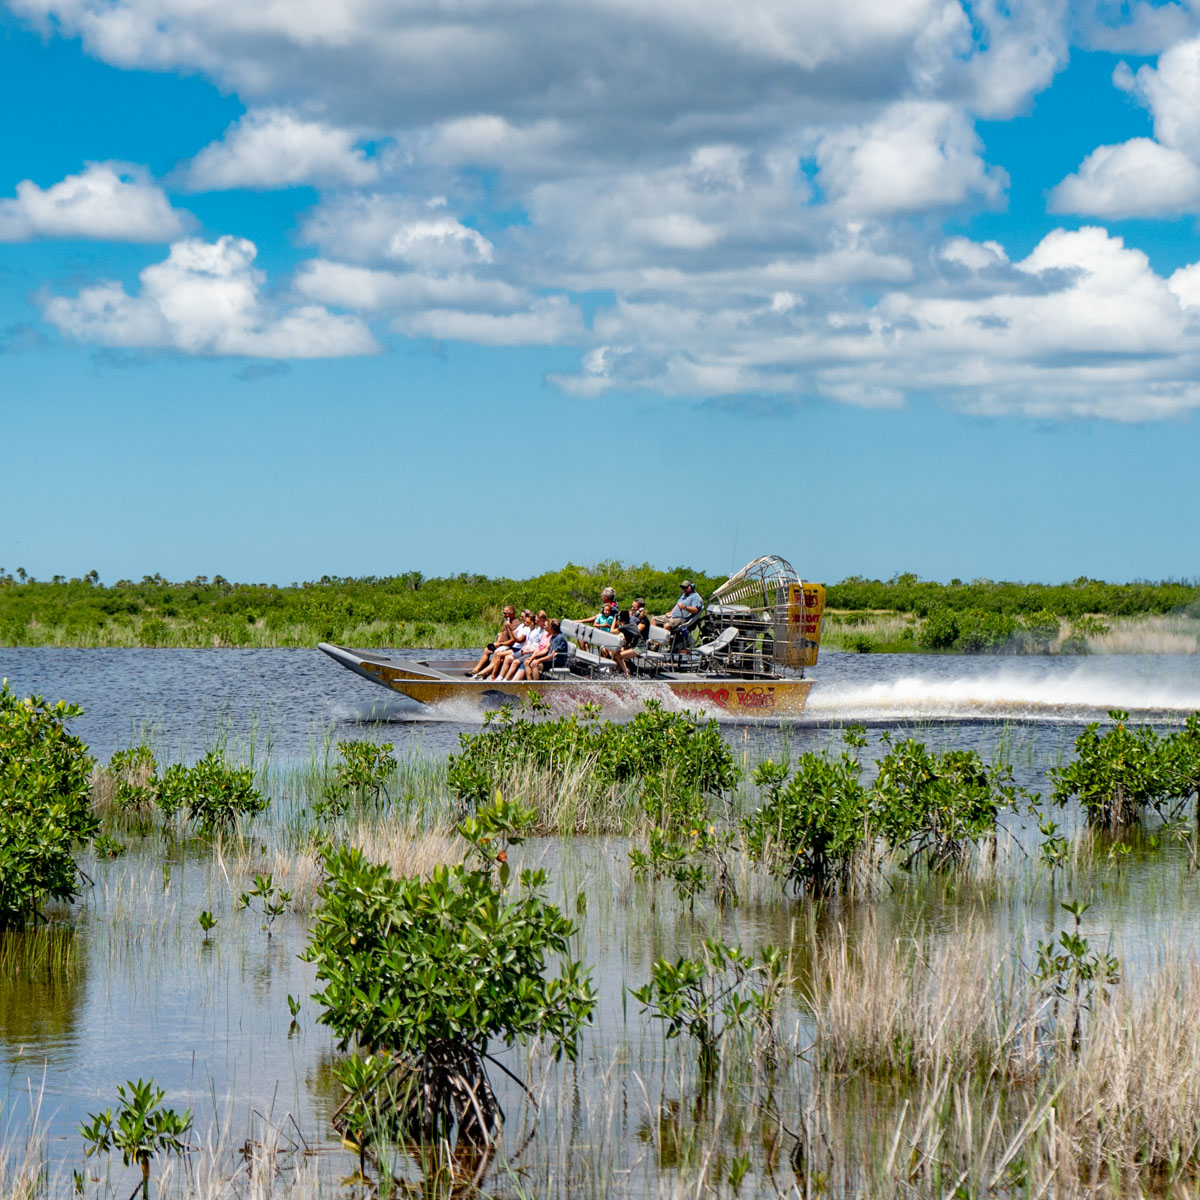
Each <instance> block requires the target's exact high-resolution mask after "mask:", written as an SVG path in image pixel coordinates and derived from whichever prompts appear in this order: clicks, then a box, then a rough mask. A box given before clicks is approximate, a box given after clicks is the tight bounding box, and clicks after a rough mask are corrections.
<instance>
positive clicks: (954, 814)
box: [871, 738, 1024, 870]
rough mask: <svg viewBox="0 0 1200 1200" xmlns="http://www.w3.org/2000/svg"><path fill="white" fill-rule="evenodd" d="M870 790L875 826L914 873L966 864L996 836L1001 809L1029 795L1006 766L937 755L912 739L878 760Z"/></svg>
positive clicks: (958, 753) (967, 755)
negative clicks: (919, 867) (922, 867)
mask: <svg viewBox="0 0 1200 1200" xmlns="http://www.w3.org/2000/svg"><path fill="white" fill-rule="evenodd" d="M878 767H879V775H878V777H877V778H876V780H875V785H874V787H873V788H872V790H871V811H872V825H873V827H874V828H875V830H876V831H877V832H878V834H879V835H880V836H881V837H883V838H884V840H885V841H886V842H887V844H888V846H889V848H890V849H892V850H894V851H897V852H899V853H900V854H902V855H903V856H904V859H903V866H904V867H905V868H906V869H907V868H909V867H911V866H912V865H913V864H914V863H915V862H916V861H917V860H918V859H919V858H922V857H924V858H925V859H926V860H927V861H928V863H929V866H930V867H931V868H932V869H933V870H944V869H945V868H947V867H952V866H957V865H959V864H961V863H962V862H963V861H964V860H965V858H966V856H967V852H968V850H969V849H970V848H971V847H973V846H977V845H978V844H979V842H980V841H981V840H983V839H984V838H992V837H994V836H995V833H996V823H997V819H998V817H999V814H1000V811H1001V809H1004V808H1013V807H1015V806H1016V803H1017V800H1018V797H1019V796H1021V795H1023V794H1024V793H1022V792H1021V790H1020V789H1019V788H1018V787H1017V786H1016V785H1015V784H1014V783H1013V780H1012V771H1011V769H1010V768H1009V767H1006V766H989V765H987V764H985V763H984V762H983V760H982V759H981V758H980V757H979V755H978V754H976V753H975V751H973V750H947V751H945V752H944V753H941V754H937V753H934V752H932V751H930V750H929V749H927V748H926V746H925V745H924V744H923V743H921V742H918V741H915V740H913V739H911V738H909V739H907V740H905V741H903V742H901V743H900V744H899V745H898V746H895V747H893V748H892V749H891V751H890V752H889V753H888V754H886V755H885V756H884V757H883V758H881V759H880V760H879V764H878Z"/></svg>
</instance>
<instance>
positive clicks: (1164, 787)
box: [1050, 709, 1200, 829]
mask: <svg viewBox="0 0 1200 1200" xmlns="http://www.w3.org/2000/svg"><path fill="white" fill-rule="evenodd" d="M1108 715H1109V717H1110V719H1111V720H1113V721H1114V722H1116V724H1114V725H1113V727H1112V728H1111V729H1108V730H1106V731H1105V732H1104V733H1101V732H1100V726H1099V724H1098V723H1095V722H1094V723H1092V724H1091V725H1088V726H1087V727H1086V728H1085V729H1084V731H1083V732H1082V733H1081V734H1080V735H1079V736H1078V737H1077V738H1076V739H1075V758H1074V760H1073V761H1071V762H1070V763H1068V764H1067V765H1066V766H1065V767H1055V768H1052V769H1051V771H1050V775H1051V778H1052V779H1053V780H1054V790H1053V793H1052V798H1053V799H1054V801H1055V802H1056V803H1058V804H1065V803H1066V802H1067V801H1068V800H1070V799H1072V798H1078V800H1079V802H1080V804H1082V805H1083V808H1084V811H1085V812H1086V813H1087V817H1088V820H1089V821H1090V822H1091V823H1092V824H1095V825H1101V826H1105V827H1107V828H1109V829H1120V828H1123V827H1124V826H1128V825H1132V824H1134V823H1135V822H1136V821H1138V820H1139V819H1140V818H1141V817H1142V815H1143V814H1144V813H1145V811H1146V810H1147V809H1152V810H1154V811H1155V812H1157V813H1158V814H1159V815H1160V816H1162V817H1164V818H1170V817H1172V816H1174V815H1175V814H1176V812H1177V811H1178V809H1179V807H1180V806H1181V805H1182V804H1183V802H1185V801H1186V800H1187V799H1188V798H1189V797H1190V796H1193V795H1194V796H1195V797H1196V803H1197V813H1198V815H1200V714H1197V713H1193V714H1192V715H1191V716H1189V717H1188V719H1187V723H1186V724H1185V726H1184V728H1183V729H1181V730H1179V731H1177V732H1175V733H1170V734H1167V735H1165V736H1160V735H1159V734H1158V733H1156V732H1155V731H1154V730H1153V729H1152V728H1150V727H1149V726H1148V725H1131V724H1130V723H1129V714H1128V713H1127V712H1124V711H1122V710H1119V709H1113V710H1111V711H1110V712H1109V714H1108Z"/></svg>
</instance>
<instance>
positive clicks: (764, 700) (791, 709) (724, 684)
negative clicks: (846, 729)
mask: <svg viewBox="0 0 1200 1200" xmlns="http://www.w3.org/2000/svg"><path fill="white" fill-rule="evenodd" d="M320 649H322V650H324V651H325V653H326V654H328V655H329V656H330V657H331V658H333V659H336V660H337V661H338V662H339V663H341V665H342V666H344V667H346V668H347V669H348V670H351V671H354V672H355V674H357V675H361V676H362V677H363V678H364V679H369V680H371V682H372V683H378V684H379V685H380V686H381V687H385V688H389V689H390V690H391V691H394V692H399V693H400V694H401V695H403V696H407V697H409V699H411V700H416V701H418V702H419V703H421V704H440V703H444V702H446V701H450V700H468V701H473V702H475V703H478V704H479V705H480V706H481V707H484V708H487V707H492V706H495V705H497V704H500V703H503V702H504V700H505V699H511V700H516V701H519V700H521V699H522V698H523V697H525V696H527V695H529V694H530V693H531V692H533V693H537V694H538V695H540V696H545V697H546V698H547V699H550V698H551V697H553V698H555V699H558V700H566V701H568V702H578V703H580V704H583V703H586V702H588V701H591V702H595V701H597V700H600V699H602V698H603V697H604V695H605V694H611V695H612V696H613V697H614V699H618V700H620V701H621V702H622V703H624V704H634V703H636V702H637V701H638V700H639V699H640V698H643V697H647V698H648V697H653V696H654V695H655V694H656V693H657V694H659V695H661V694H662V690H663V689H666V690H669V691H670V692H671V693H672V694H674V695H675V696H677V697H678V698H679V699H680V700H682V701H683V702H684V703H685V704H688V705H690V706H692V707H696V708H705V709H708V710H709V711H718V710H719V711H721V712H727V713H732V714H734V715H736V716H753V717H769V716H771V715H773V714H780V715H783V716H798V715H799V714H800V713H802V712H803V711H804V705H805V702H806V701H807V700H808V693H809V692H810V691H812V687H813V682H814V681H813V680H811V679H767V680H747V679H726V678H722V677H719V676H711V675H710V676H697V677H694V678H690V679H649V680H639V679H633V680H627V679H581V678H571V679H541V680H537V681H525V680H522V681H520V682H514V683H506V682H502V681H500V680H476V679H451V678H448V677H447V676H446V675H444V674H443V673H442V672H440V671H437V670H435V669H434V668H432V667H426V666H424V665H423V664H417V663H411V662H407V663H406V662H404V661H402V660H397V659H388V658H385V657H383V656H381V655H370V654H367V653H359V652H356V651H353V650H347V649H345V648H344V647H341V646H331V645H328V644H327V643H324V642H322V643H321V645H320Z"/></svg>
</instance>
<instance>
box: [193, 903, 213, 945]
mask: <svg viewBox="0 0 1200 1200" xmlns="http://www.w3.org/2000/svg"><path fill="white" fill-rule="evenodd" d="M196 921H197V923H198V924H199V926H200V928H201V929H203V930H204V940H205V941H208V935H209V934H210V933H212V931H213V930H214V929H215V928H216V926H217V918H216V917H214V916H213V915H212V913H210V912H209V911H208V909H206V908H202V909H201V910H200V915H199V916H198V917H197V918H196Z"/></svg>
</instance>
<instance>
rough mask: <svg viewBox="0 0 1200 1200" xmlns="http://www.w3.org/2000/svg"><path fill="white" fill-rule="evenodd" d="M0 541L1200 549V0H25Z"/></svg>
mask: <svg viewBox="0 0 1200 1200" xmlns="http://www.w3.org/2000/svg"><path fill="white" fill-rule="evenodd" d="M0 102H2V103H3V111H4V112H6V113H7V118H6V120H5V121H4V122H3V123H0V456H2V457H0V461H3V463H4V483H5V492H6V503H5V504H4V506H3V516H0V566H2V567H4V568H5V569H7V570H8V571H15V570H16V569H17V568H18V567H22V568H24V569H25V570H26V571H27V572H29V573H30V574H32V575H34V576H35V577H37V578H50V577H51V576H53V575H56V574H61V575H65V576H68V577H70V576H80V575H82V574H84V573H85V572H86V571H89V570H92V569H95V570H97V571H99V573H100V575H101V578H102V579H103V580H104V581H106V582H113V581H115V580H117V579H119V578H133V579H140V578H141V577H142V576H143V575H147V574H154V573H156V572H157V573H161V574H163V575H165V576H167V577H168V578H172V579H186V578H192V577H194V576H196V575H201V574H203V575H208V576H210V577H211V576H213V575H216V574H222V575H224V576H226V577H227V578H230V579H238V580H244V581H260V580H261V581H269V582H278V583H288V582H291V581H293V580H303V579H315V578H318V577H319V576H321V575H325V574H329V575H389V574H395V573H400V572H403V571H408V570H419V571H422V572H423V573H425V574H426V575H441V574H455V573H458V572H460V571H469V572H483V573H487V574H504V575H509V576H515V577H520V576H524V575H528V574H532V573H535V572H539V571H542V570H549V569H555V568H557V567H559V566H562V565H563V564H565V563H566V562H576V563H596V562H602V561H607V560H612V559H618V560H621V561H624V562H631V563H640V562H651V563H653V564H655V565H657V566H660V567H670V566H673V565H677V564H684V563H686V564H689V565H692V566H694V567H696V568H699V569H704V570H706V571H712V572H714V573H715V572H718V571H722V570H726V569H733V568H734V567H735V566H740V565H741V564H742V563H743V562H745V561H746V560H748V559H750V558H753V557H755V556H756V555H758V554H763V553H776V554H781V555H783V556H784V557H786V558H788V559H790V560H791V561H792V562H793V564H794V565H795V566H796V567H797V569H798V570H799V571H800V572H801V574H802V575H804V576H805V577H807V578H813V579H826V580H829V581H835V580H838V579H842V578H845V577H846V576H849V575H866V576H871V577H882V578H886V577H888V576H890V575H892V574H895V573H898V572H902V571H913V572H916V573H917V574H919V575H921V576H922V577H924V578H932V579H944V580H948V579H950V578H953V577H958V578H963V579H973V578H979V577H986V578H992V579H1012V580H1043V581H1059V580H1065V579H1074V578H1076V577H1078V576H1080V575H1088V576H1091V577H1093V578H1102V579H1109V580H1114V581H1119V580H1130V579H1138V578H1143V579H1163V578H1193V577H1196V576H1197V575H1200V566H1198V562H1200V556H1198V554H1197V551H1198V549H1200V537H1198V535H1197V531H1196V524H1197V522H1196V510H1197V501H1198V499H1200V487H1198V484H1197V458H1198V454H1197V452H1198V451H1200V417H1198V415H1197V409H1198V408H1200V237H1198V236H1197V217H1198V214H1200V0H1197V3H1196V5H1195V6H1194V7H1193V6H1192V5H1191V4H1183V3H1165V4H1147V3H1142V2H1140V0H1133V2H1132V3H1108V2H1093V3H1082V4H1074V5H1071V4H1062V3H1058V2H1056V0H1036V2H1033V3H1029V2H1027V0H1008V2H1007V3H996V2H993V0H985V2H983V3H973V2H967V0H842V2H840V3H838V4H836V5H831V4H828V3H824V2H819V0H739V3H737V4H734V5H731V4H728V3H726V2H718V0H688V3H686V4H685V3H683V0H637V2H636V3H632V2H631V0H286V2H283V0H278V2H264V3H260V4H254V5H237V4H230V3H228V0H119V2H113V0H7V3H5V2H4V0H0Z"/></svg>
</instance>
